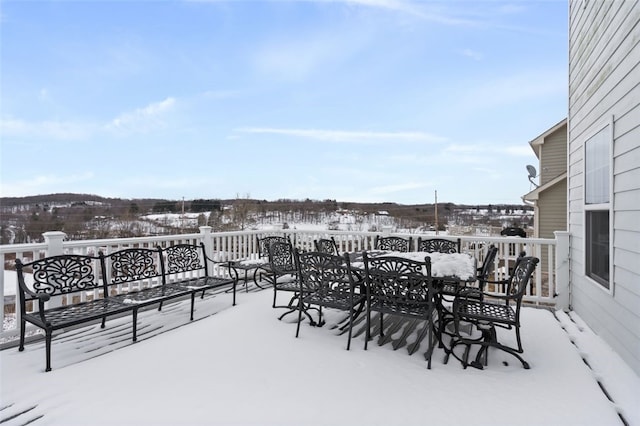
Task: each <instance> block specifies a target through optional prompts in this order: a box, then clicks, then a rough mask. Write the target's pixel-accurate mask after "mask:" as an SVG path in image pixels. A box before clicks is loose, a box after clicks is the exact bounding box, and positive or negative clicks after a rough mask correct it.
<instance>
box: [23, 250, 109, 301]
mask: <svg viewBox="0 0 640 426" xmlns="http://www.w3.org/2000/svg"><path fill="white" fill-rule="evenodd" d="M91 262H92V259H91V258H88V257H83V256H72V255H65V256H58V257H51V258H46V259H42V261H39V262H34V263H33V264H32V265H31V266H32V268H33V280H34V283H33V290H34V291H35V292H36V293H46V294H49V295H56V294H65V293H69V292H72V291H76V290H83V289H87V290H90V289H93V288H95V287H97V286H98V283H97V282H96V279H95V276H94V274H93V270H92V268H91Z"/></svg>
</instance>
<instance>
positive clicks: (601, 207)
mask: <svg viewBox="0 0 640 426" xmlns="http://www.w3.org/2000/svg"><path fill="white" fill-rule="evenodd" d="M606 129H609V134H608V135H607V136H608V145H609V158H608V161H609V187H608V190H609V201H608V202H604V203H598V204H588V203H587V202H586V200H587V143H588V142H589V141H590V140H592V139H593V138H594V137H595V136H597V135H598V134H599V133H600V132H602V131H604V130H606ZM613 141H614V119H613V116H612V117H611V118H610V119H609V120H607V122H606V123H602V124H600V125H599V126H598V127H597V128H596V129H595V131H593V132H592V133H591V134H590V135H589V136H588V137H587V138H586V139H585V142H584V145H583V152H584V156H583V161H582V163H583V167H582V172H583V175H582V176H583V177H582V179H583V182H582V183H583V185H582V205H583V215H582V219H583V222H582V223H583V230H582V234H583V235H582V236H583V256H584V259H583V260H584V262H583V273H584V276H585V278H586V279H587V280H588V281H589V282H591V283H593V284H594V285H595V286H596V287H597V288H599V289H601V290H602V291H604V292H606V293H608V294H610V295H613V294H614V283H615V280H614V274H613V271H614V268H613V265H614V262H613V247H614V239H613V235H614V234H613V215H614V209H613V202H614V192H613V146H614V144H613ZM594 211H607V212H608V213H609V224H608V226H609V265H608V266H609V279H608V282H607V283H606V284H605V283H603V282H601V279H600V278H599V277H598V279H596V278H594V277H592V276H591V275H590V274H591V271H590V269H589V264H588V261H589V259H588V256H587V250H588V247H589V246H590V244H589V241H590V239H589V238H588V237H589V227H588V225H589V223H588V219H587V215H588V214H589V212H594Z"/></svg>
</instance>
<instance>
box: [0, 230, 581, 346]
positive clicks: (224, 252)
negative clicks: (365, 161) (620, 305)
mask: <svg viewBox="0 0 640 426" xmlns="http://www.w3.org/2000/svg"><path fill="white" fill-rule="evenodd" d="M283 233H284V234H286V235H288V236H290V238H291V240H292V241H293V243H294V245H295V246H296V247H298V248H300V249H302V250H311V249H313V241H314V240H315V239H319V238H326V237H328V236H333V237H334V238H335V239H336V242H337V244H338V248H339V250H340V252H345V251H349V252H351V251H360V250H370V249H373V248H374V244H375V237H376V235H380V233H376V232H351V231H304V230H295V229H294V230H283V231H281V232H274V231H238V232H216V233H213V232H211V227H208V226H203V227H201V228H200V232H199V233H195V234H181V235H166V236H156V237H137V238H118V239H104V240H84V241H64V237H65V234H64V233H62V232H55V231H54V232H47V233H45V234H44V237H45V243H37V244H14V245H0V260H1V261H2V265H4V274H1V275H0V296H2V301H3V306H2V307H3V309H2V311H1V312H0V323H2V324H3V327H2V331H1V332H0V339H1V340H2V341H6V340H11V339H14V338H15V337H16V336H17V333H18V330H19V323H20V318H19V315H20V313H19V309H17V306H16V302H17V294H18V290H17V278H16V275H17V274H16V272H15V267H14V264H15V259H16V258H20V259H23V260H24V261H25V262H27V261H29V260H31V259H35V258H41V257H44V256H53V255H57V254H65V253H77V254H94V255H95V254H97V253H98V251H103V252H104V253H110V252H112V251H116V250H120V249H123V248H127V247H154V246H158V245H161V246H169V245H173V244H178V243H198V244H199V243H200V242H203V243H204V244H205V248H206V251H207V253H208V254H209V255H210V256H212V257H213V258H214V259H215V260H218V261H221V262H223V261H227V260H232V259H240V258H246V257H250V256H257V255H258V247H257V238H259V237H263V236H266V235H274V234H278V235H282V234H283ZM393 235H398V236H404V237H409V236H410V237H412V238H413V241H414V243H413V244H414V245H415V244H417V239H418V237H419V236H421V235H420V234H396V233H394V234H393ZM422 237H424V238H429V237H433V235H422ZM443 238H457V237H456V236H451V235H448V236H444V237H443ZM460 239H461V241H462V248H461V249H462V251H463V252H468V253H470V254H473V255H474V256H476V257H477V258H478V259H479V262H481V261H482V256H483V254H484V252H485V250H486V248H487V246H488V245H490V244H495V245H496V247H498V255H497V256H496V260H495V265H494V266H495V268H494V273H493V274H494V276H493V278H494V279H496V280H497V279H501V278H503V277H505V276H507V275H508V273H509V272H508V268H509V267H510V266H512V265H513V262H514V261H515V259H516V257H517V256H518V254H519V253H520V252H521V251H525V252H526V253H527V254H528V255H533V256H536V257H539V258H540V259H541V263H540V265H539V266H538V268H537V270H536V272H535V274H534V276H533V279H532V284H531V286H530V288H529V289H528V291H527V295H526V297H525V300H526V301H527V302H528V303H532V304H535V305H539V306H548V307H556V308H566V306H567V305H568V288H569V283H568V273H567V272H566V264H567V259H568V236H567V235H566V233H556V238H555V239H539V238H535V239H533V238H519V237H469V236H462V237H460ZM210 266H211V269H210V270H211V271H212V273H213V275H216V276H227V275H228V270H227V268H224V267H221V266H220V265H219V264H212V265H210ZM123 291H126V289H123ZM558 296H559V297H558ZM240 303H241V301H240Z"/></svg>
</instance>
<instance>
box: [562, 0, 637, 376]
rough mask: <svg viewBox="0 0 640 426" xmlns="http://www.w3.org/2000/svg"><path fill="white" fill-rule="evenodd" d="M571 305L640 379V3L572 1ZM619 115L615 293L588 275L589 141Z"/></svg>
mask: <svg viewBox="0 0 640 426" xmlns="http://www.w3.org/2000/svg"><path fill="white" fill-rule="evenodd" d="M569 15H570V21H569V148H568V152H569V159H568V220H569V232H570V234H571V252H570V257H571V265H570V269H571V272H570V280H571V284H572V300H571V303H572V307H573V309H575V310H576V312H577V313H578V314H579V315H580V316H581V317H582V318H583V319H584V320H585V321H586V322H587V323H588V324H589V326H590V327H592V328H593V329H594V331H596V333H598V334H599V335H600V336H601V337H602V338H604V339H605V340H606V341H607V342H608V343H609V344H610V345H611V346H612V347H613V348H614V349H615V350H616V351H617V352H618V353H619V354H620V355H621V356H622V357H623V358H624V359H625V361H626V362H627V363H629V365H630V366H631V367H632V368H633V369H634V370H635V371H636V372H637V373H638V374H640V106H639V104H640V65H639V64H640V3H639V2H638V1H636V0H626V1H591V0H590V1H587V0H570V13H569ZM612 117H613V138H614V147H613V192H614V193H613V197H612V199H613V210H612V214H613V221H614V225H613V234H612V242H613V265H612V272H613V292H607V291H605V290H603V288H602V287H601V286H599V285H598V284H596V283H595V282H593V281H591V280H590V279H589V278H587V277H585V274H584V271H585V265H584V256H585V254H584V204H583V182H584V177H583V167H584V165H583V158H584V143H585V141H586V140H587V139H588V138H589V137H590V136H592V135H593V134H594V132H595V131H597V130H598V129H599V128H601V127H602V126H603V125H605V124H607V123H608V122H610V121H611V119H612Z"/></svg>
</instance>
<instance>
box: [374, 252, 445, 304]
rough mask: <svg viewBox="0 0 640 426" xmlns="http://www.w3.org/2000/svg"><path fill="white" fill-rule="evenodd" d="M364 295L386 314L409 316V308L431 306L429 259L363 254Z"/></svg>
mask: <svg viewBox="0 0 640 426" xmlns="http://www.w3.org/2000/svg"><path fill="white" fill-rule="evenodd" d="M363 258H364V265H365V276H366V279H367V296H368V297H369V300H371V302H372V303H374V304H375V303H376V302H377V304H378V305H380V306H383V307H386V308H385V310H386V311H387V312H395V313H399V314H403V311H404V313H405V314H410V312H409V311H411V310H412V308H420V307H424V306H426V305H428V304H429V303H430V300H431V299H430V294H429V292H430V289H431V288H432V279H431V259H430V258H429V257H428V256H426V257H425V260H424V261H418V260H412V259H406V258H403V257H395V256H380V257H376V258H369V257H368V256H367V253H366V252H365V253H364V254H363Z"/></svg>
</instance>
